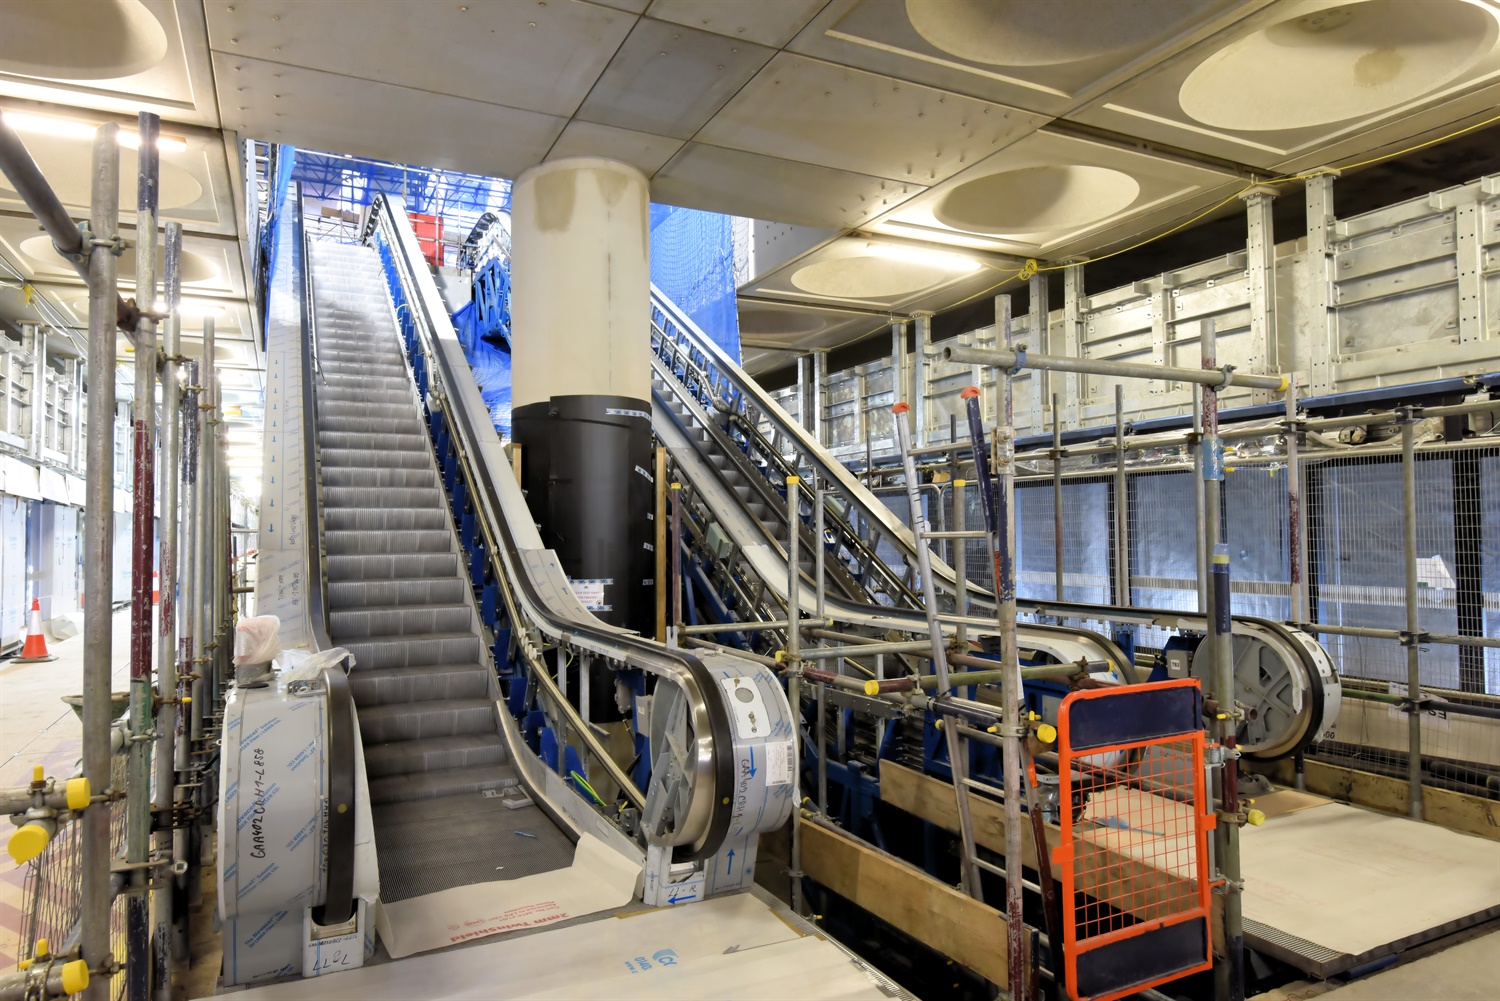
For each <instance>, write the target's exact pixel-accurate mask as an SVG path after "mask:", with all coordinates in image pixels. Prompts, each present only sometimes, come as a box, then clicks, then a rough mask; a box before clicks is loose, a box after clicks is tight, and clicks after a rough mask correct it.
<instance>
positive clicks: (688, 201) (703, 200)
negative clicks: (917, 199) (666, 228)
mask: <svg viewBox="0 0 1500 1001" xmlns="http://www.w3.org/2000/svg"><path fill="white" fill-rule="evenodd" d="M921 190H923V189H922V187H921V186H920V185H915V184H905V183H901V182H899V181H892V180H888V179H885V178H880V177H871V176H868V175H865V174H856V173H853V172H851V171H845V170H833V169H830V168H828V167H821V166H817V165H814V164H808V163H798V162H796V161H794V160H781V159H777V158H775V157H771V156H761V155H759V154H756V153H744V152H740V151H738V150H732V149H724V148H722V147H719V146H709V145H706V144H704V143H688V144H687V145H686V146H684V147H683V148H682V150H681V151H679V152H678V154H677V155H676V156H674V157H673V158H672V159H671V161H670V162H669V163H668V164H667V165H666V166H665V167H663V168H662V169H661V170H660V171H658V172H657V174H656V177H655V178H654V179H653V180H652V182H651V195H652V198H653V199H655V200H656V201H660V202H666V203H668V204H671V205H682V206H685V207H687V208H697V209H705V210H708V211H712V212H724V213H728V214H729V215H738V216H749V217H751V218H760V219H776V220H778V221H782V222H789V223H794V224H798V225H803V226H819V227H824V228H831V229H852V228H854V227H856V226H859V225H860V224H862V223H864V222H865V221H866V220H868V219H870V218H872V217H873V216H875V215H877V214H879V213H881V212H884V211H885V210H887V209H889V208H891V207H892V206H894V205H897V204H899V203H901V202H903V201H905V200H906V199H907V198H910V197H911V196H912V195H915V194H917V193H918V192H919V191H921Z"/></svg>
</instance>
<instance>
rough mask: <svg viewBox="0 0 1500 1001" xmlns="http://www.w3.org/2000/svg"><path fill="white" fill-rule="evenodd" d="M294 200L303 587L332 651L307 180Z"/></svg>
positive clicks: (319, 643)
mask: <svg viewBox="0 0 1500 1001" xmlns="http://www.w3.org/2000/svg"><path fill="white" fill-rule="evenodd" d="M292 184H293V189H292V199H293V201H294V202H295V207H296V208H295V212H294V215H293V220H294V222H293V226H294V232H295V234H296V236H295V239H296V251H297V256H298V264H299V267H298V268H297V294H298V296H299V297H300V298H301V300H302V302H301V308H302V467H303V468H302V475H303V496H304V497H305V499H306V505H307V510H306V520H305V521H304V522H303V525H302V534H303V536H304V537H305V539H306V543H307V575H308V578H309V582H308V584H309V586H307V587H304V588H303V592H304V594H305V596H306V600H307V618H308V623H309V626H310V628H311V629H312V642H313V648H314V650H330V649H332V648H333V641H332V640H331V639H330V638H329V636H328V608H327V604H326V602H325V601H324V600H323V594H324V589H325V588H326V587H327V584H328V581H327V578H326V568H325V566H324V563H323V495H322V482H323V477H322V476H320V475H319V470H318V463H319V461H320V456H319V450H318V420H317V410H316V409H315V408H316V406H317V402H316V396H315V395H314V387H313V380H314V379H315V378H316V376H317V370H318V367H317V356H316V350H317V349H316V347H315V345H314V342H315V341H316V340H317V332H318V328H317V319H316V317H315V316H314V313H313V303H312V260H311V255H310V254H309V252H308V251H309V249H310V247H311V246H312V244H311V243H310V242H309V240H308V236H307V227H306V225H305V224H304V221H303V218H302V182H301V181H293V182H292Z"/></svg>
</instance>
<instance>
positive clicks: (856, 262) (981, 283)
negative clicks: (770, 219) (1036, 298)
mask: <svg viewBox="0 0 1500 1001" xmlns="http://www.w3.org/2000/svg"><path fill="white" fill-rule="evenodd" d="M1019 267H1020V263H1019V262H1018V261H1016V260H1015V259H1014V258H1012V257H1009V256H1001V255H995V254H980V253H972V252H965V251H963V250H957V249H955V250H953V251H946V250H944V249H942V248H934V247H932V246H931V245H921V244H917V243H914V242H912V241H909V240H892V239H889V238H884V237H879V236H868V235H865V234H863V233H856V234H854V235H852V236H846V237H844V238H843V239H840V240H835V241H833V242H831V243H828V244H825V245H824V246H821V247H819V248H817V249H816V250H814V251H812V252H811V253H808V254H805V255H803V256H802V257H799V258H797V259H796V260H794V261H792V262H790V263H788V264H786V265H783V266H782V267H781V268H779V269H778V270H776V271H775V272H772V273H771V274H769V275H766V276H765V277H762V278H760V279H758V280H756V281H754V282H752V283H750V284H747V285H744V286H742V287H741V288H740V294H741V296H747V297H751V298H753V299H754V301H755V305H756V307H757V308H758V307H759V306H760V305H761V304H762V300H765V299H780V300H782V301H784V302H788V303H794V302H801V303H804V304H807V305H813V306H815V305H818V304H825V305H829V306H840V305H843V306H852V307H855V308H858V309H866V310H889V311H890V312H893V313H910V312H912V311H913V310H916V309H920V308H922V307H920V306H919V305H917V304H918V303H923V302H929V301H932V300H933V299H934V298H948V299H950V300H951V299H956V298H961V297H962V296H964V295H969V294H972V293H973V292H975V291H977V290H979V289H984V288H988V287H989V286H991V285H994V284H997V283H998V282H1000V281H1002V280H1004V278H1005V277H1006V276H1007V275H1010V274H1014V273H1015V272H1016V271H1017V270H1018V269H1019Z"/></svg>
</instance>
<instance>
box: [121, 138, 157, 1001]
mask: <svg viewBox="0 0 1500 1001" xmlns="http://www.w3.org/2000/svg"><path fill="white" fill-rule="evenodd" d="M138 127H139V130H140V139H141V145H140V151H139V153H138V154H137V155H138V158H139V161H140V178H139V183H138V184H137V190H136V226H135V235H136V252H135V303H136V307H137V309H139V310H140V311H141V313H140V317H139V319H138V320H137V321H136V328H135V400H134V403H133V404H132V408H131V410H132V413H131V424H132V430H133V432H134V445H133V447H132V454H131V464H132V467H133V469H132V474H133V475H132V481H131V561H130V562H131V582H130V583H131V587H130V736H131V743H130V751H129V755H128V759H127V765H126V767H127V769H128V778H127V780H126V787H125V792H126V800H125V860H126V862H128V863H130V864H131V865H134V866H137V868H135V869H132V870H131V872H130V876H129V880H130V889H131V892H130V895H129V896H128V897H127V898H126V901H125V993H126V997H128V998H129V999H130V1001H146V998H147V997H148V995H149V993H150V989H151V979H150V974H151V962H150V955H151V953H150V941H151V939H150V919H149V915H148V913H147V910H148V901H147V898H146V876H147V872H146V869H145V868H143V866H144V863H145V862H146V861H147V857H148V855H149V854H150V850H151V792H150V790H151V745H152V742H153V739H154V738H155V736H156V734H155V732H154V730H155V724H156V712H155V706H154V705H153V704H152V697H151V632H152V630H151V613H152V606H151V591H152V587H151V584H152V580H151V563H152V560H151V551H152V549H153V548H154V545H153V544H154V543H155V541H156V538H155V535H156V532H155V528H156V518H155V507H156V498H155V492H156V491H155V484H156V321H155V320H154V319H152V318H151V314H152V313H154V312H155V310H156V187H157V178H158V175H159V171H160V159H159V155H160V154H159V152H158V150H157V148H156V136H157V133H158V132H159V131H160V129H161V122H160V120H159V119H158V118H157V117H156V116H155V115H153V114H150V113H149V112H141V115H140V124H139V126H138Z"/></svg>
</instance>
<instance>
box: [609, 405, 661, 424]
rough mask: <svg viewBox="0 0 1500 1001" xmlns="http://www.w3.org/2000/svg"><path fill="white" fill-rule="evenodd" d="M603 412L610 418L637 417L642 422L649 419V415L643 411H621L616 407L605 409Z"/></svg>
mask: <svg viewBox="0 0 1500 1001" xmlns="http://www.w3.org/2000/svg"><path fill="white" fill-rule="evenodd" d="M604 412H605V413H606V414H608V415H609V416H611V417H639V418H640V419H641V420H643V421H649V420H650V419H651V415H650V414H648V413H646V411H644V410H621V409H619V408H618V407H605V408H604Z"/></svg>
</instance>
